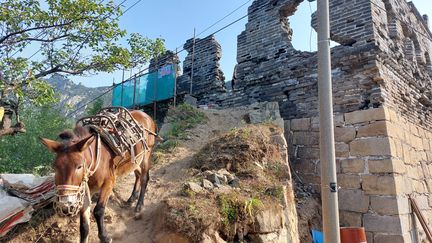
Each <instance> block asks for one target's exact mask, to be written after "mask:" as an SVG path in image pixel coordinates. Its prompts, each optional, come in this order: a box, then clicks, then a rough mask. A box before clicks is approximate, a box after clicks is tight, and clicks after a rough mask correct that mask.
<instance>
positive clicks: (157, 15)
mask: <svg viewBox="0 0 432 243" xmlns="http://www.w3.org/2000/svg"><path fill="white" fill-rule="evenodd" d="M137 1H138V0H127V1H126V2H125V4H124V5H125V8H124V9H127V8H128V7H129V6H131V5H133V4H134V3H135V2H137ZM118 2H121V1H118ZM246 2H248V3H247V4H246V5H245V6H243V7H242V8H240V9H239V10H238V11H236V12H235V13H233V14H232V15H231V16H230V17H228V18H226V19H225V20H224V21H221V22H220V23H219V24H217V25H215V26H214V27H212V28H211V29H209V30H208V31H206V32H205V33H203V34H202V35H201V36H199V37H205V36H207V35H208V34H210V33H212V32H214V31H216V30H218V29H220V28H221V27H223V26H225V25H226V24H228V23H230V22H232V21H234V20H236V19H238V18H240V17H242V16H244V15H246V14H247V8H248V6H249V5H250V4H251V3H252V0H249V1H248V0H217V1H216V0H184V1H179V0H159V1H149V0H142V1H140V2H139V3H138V4H137V5H136V6H135V7H133V8H131V9H130V10H129V11H128V12H127V13H125V14H124V15H123V16H122V17H121V19H120V25H121V26H122V28H124V29H126V30H127V31H128V33H133V32H138V33H141V34H142V35H144V36H147V37H150V38H156V37H162V38H164V39H165V41H166V42H165V44H166V47H167V49H169V50H175V49H176V47H180V48H181V47H182V45H183V43H184V42H185V41H186V40H187V39H189V38H191V37H192V36H193V30H194V28H196V32H197V33H200V32H201V31H203V30H204V29H206V28H207V27H209V26H210V25H212V24H214V23H215V22H216V21H218V20H220V19H221V18H222V17H224V16H225V15H227V14H228V13H230V12H231V11H233V10H234V9H236V8H238V7H239V6H241V5H243V4H244V3H246ZM413 2H414V4H415V5H416V6H417V8H418V9H419V11H420V13H421V14H428V15H429V17H430V18H431V19H432V4H431V3H430V0H413ZM315 10H316V1H314V2H312V3H309V2H308V1H304V2H303V3H302V4H301V5H300V7H299V9H298V10H297V12H296V13H295V15H294V16H291V17H290V19H289V20H290V23H291V27H292V28H293V33H294V34H293V45H294V47H295V48H296V49H299V50H305V51H309V50H312V51H315V50H316V38H317V36H316V33H315V31H312V33H311V31H310V30H311V28H310V19H311V17H310V16H311V12H313V11H315ZM246 22H247V18H244V19H243V20H241V21H239V22H237V23H235V24H234V25H232V26H230V27H228V28H227V29H225V30H223V31H221V32H219V33H218V34H216V39H217V40H218V41H219V43H220V44H221V46H222V59H221V68H222V71H223V72H224V73H225V77H226V80H231V78H232V72H233V69H234V66H235V64H236V52H237V51H236V50H237V35H238V34H240V32H241V31H242V30H244V26H245V24H246ZM310 40H311V41H310ZM179 56H180V60H184V57H185V56H186V52H185V51H184V52H182V53H180V55H179ZM137 71H138V70H132V73H135V72H137ZM130 73H131V72H130V71H128V72H127V74H126V77H129V74H130ZM70 78H71V79H72V80H73V81H74V82H77V83H79V82H81V83H82V84H84V85H86V86H89V87H96V86H103V85H111V84H112V82H113V79H114V80H115V82H116V83H118V82H120V81H121V72H120V71H118V72H115V73H101V74H97V75H92V76H85V77H70Z"/></svg>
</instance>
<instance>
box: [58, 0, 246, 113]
mask: <svg viewBox="0 0 432 243" xmlns="http://www.w3.org/2000/svg"><path fill="white" fill-rule="evenodd" d="M139 1H141V0H139ZM247 16H248V15H247V14H246V15H244V16H242V17H240V18H238V19H236V20H234V21H232V22H231V23H229V24H227V25H225V26H224V27H222V28H220V29H218V30H216V31H214V32H213V33H211V34H210V35H208V36H211V35H214V34H217V33H219V32H220V31H222V30H224V29H226V28H228V27H229V26H231V25H233V24H235V23H237V22H239V21H240V20H242V19H244V18H246V17H247ZM204 39H205V38H204ZM204 39H200V40H198V41H196V43H195V44H198V43H200V42H201V41H204ZM185 50H186V49H184V48H183V49H182V50H180V51H177V52H176V54H178V53H180V52H182V51H185ZM166 60H169V58H168V57H166V58H163V59H161V60H159V61H158V63H160V62H163V61H166ZM149 68H150V66H149V67H146V68H144V69H142V70H140V71H139V72H138V73H136V74H134V75H133V76H132V77H130V78H129V79H127V80H124V81H122V82H120V83H118V84H115V85H113V86H112V87H110V88H109V89H108V90H106V91H105V92H104V93H102V94H100V95H98V96H97V97H96V98H94V99H92V100H90V101H89V102H87V103H85V104H84V105H82V106H80V107H78V108H77V109H75V110H73V111H72V112H70V113H69V114H67V115H66V117H70V116H71V115H73V114H75V113H76V112H77V111H79V110H81V109H82V108H84V107H86V106H87V105H89V104H90V103H92V102H94V101H95V100H97V99H99V98H100V97H102V96H104V95H105V94H107V93H108V92H110V91H111V90H113V89H114V88H116V87H118V86H119V85H122V84H124V83H126V82H129V81H131V80H133V79H134V78H136V77H138V76H139V75H141V74H142V73H143V72H145V71H147V70H149Z"/></svg>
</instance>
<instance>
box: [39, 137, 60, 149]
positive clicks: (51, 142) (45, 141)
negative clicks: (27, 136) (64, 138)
mask: <svg viewBox="0 0 432 243" xmlns="http://www.w3.org/2000/svg"><path fill="white" fill-rule="evenodd" d="M39 139H40V141H41V143H42V144H43V145H45V146H46V147H47V148H48V149H49V151H51V152H54V153H57V152H58V151H59V150H60V148H61V143H59V142H57V141H54V140H50V139H47V138H41V137H39Z"/></svg>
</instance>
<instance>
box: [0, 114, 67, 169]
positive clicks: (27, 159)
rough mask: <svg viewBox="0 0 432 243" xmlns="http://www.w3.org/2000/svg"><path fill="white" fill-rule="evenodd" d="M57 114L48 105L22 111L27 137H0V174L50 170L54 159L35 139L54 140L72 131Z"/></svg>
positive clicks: (64, 119) (18, 135)
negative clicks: (64, 132) (64, 131)
mask: <svg viewBox="0 0 432 243" xmlns="http://www.w3.org/2000/svg"><path fill="white" fill-rule="evenodd" d="M59 114H61V113H60V110H58V109H57V108H53V107H51V106H47V105H46V106H42V107H35V106H29V107H26V108H24V109H23V112H22V117H23V119H25V120H26V121H27V124H26V125H27V126H26V128H27V133H24V134H17V135H16V136H4V137H0V173H6V172H7V173H38V172H41V171H44V170H45V171H46V169H47V168H48V169H49V168H50V167H51V162H52V161H53V159H54V155H53V154H52V153H48V152H47V151H46V149H45V148H44V147H43V145H42V144H41V143H40V141H39V138H38V137H39V136H41V135H43V136H45V137H50V138H54V137H57V135H58V134H59V133H60V132H61V131H63V130H64V129H66V128H72V124H73V123H72V121H68V120H67V119H66V118H65V117H63V116H61V115H59ZM41 168H42V170H41Z"/></svg>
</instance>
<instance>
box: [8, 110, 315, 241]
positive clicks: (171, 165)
mask: <svg viewBox="0 0 432 243" xmlns="http://www.w3.org/2000/svg"><path fill="white" fill-rule="evenodd" d="M204 112H205V116H206V117H207V119H205V122H204V123H202V124H199V125H198V126H196V127H195V128H193V129H190V130H188V132H187V136H186V137H184V138H182V139H180V140H178V143H177V146H176V148H175V149H173V150H171V151H170V152H163V153H158V155H157V159H156V161H155V162H156V163H155V164H154V166H153V168H152V169H151V172H150V182H149V185H148V190H147V193H146V197H145V207H144V211H143V213H142V215H141V218H140V219H138V220H137V219H136V218H134V213H133V208H130V207H125V206H124V205H125V204H124V202H125V201H126V199H127V198H128V197H129V195H130V192H131V190H132V185H133V182H134V176H133V175H132V174H130V175H128V176H125V177H123V178H118V180H117V184H116V187H115V189H114V193H113V195H112V196H111V200H110V202H109V206H108V209H107V210H106V216H105V222H106V225H107V230H108V232H109V233H110V235H111V236H112V237H113V240H114V242H170V241H171V242H187V240H186V238H185V237H189V238H193V239H194V241H198V240H208V241H205V242H224V241H223V240H222V237H223V238H225V239H231V240H233V239H239V237H240V238H242V237H243V236H239V233H238V232H239V230H238V229H237V228H234V229H233V228H226V227H225V228H224V226H226V225H229V224H224V223H223V220H224V219H225V218H224V215H225V214H224V211H221V210H218V208H217V206H218V205H219V206H221V205H225V204H223V203H224V202H227V203H233V202H234V201H236V202H239V201H241V202H249V204H246V205H245V208H248V209H249V210H245V212H246V214H245V215H247V214H248V213H247V212H249V213H251V214H252V213H254V214H255V213H256V212H252V211H253V210H254V207H255V206H257V212H259V210H258V208H259V204H260V203H261V204H262V203H264V204H266V205H270V204H271V202H274V200H273V199H272V197H262V198H261V200H260V201H253V200H254V197H250V195H252V194H254V193H252V189H253V188H254V187H255V186H256V185H259V183H258V184H255V185H254V184H253V183H254V181H255V182H257V180H256V178H255V180H254V178H253V177H251V176H250V175H248V174H247V172H250V170H247V168H244V166H243V167H242V165H239V164H235V163H236V161H238V158H240V157H241V156H242V154H241V151H242V150H245V151H248V149H252V151H255V152H257V154H252V155H250V156H252V157H251V158H252V159H257V160H256V161H259V158H261V159H262V158H263V156H265V154H259V152H260V151H263V150H262V149H261V147H259V146H258V145H259V144H255V145H256V146H257V147H256V148H246V147H241V146H242V143H241V142H239V143H238V144H237V145H239V146H240V147H237V148H235V147H229V148H221V147H217V146H220V145H221V143H218V141H219V142H221V139H230V136H231V139H234V140H235V139H241V138H242V136H245V133H243V132H239V131H240V130H241V128H243V129H246V128H245V127H246V126H248V125H247V124H246V122H245V121H244V119H243V118H245V115H246V114H248V110H247V109H238V108H237V109H236V110H223V111H219V110H206V111H204ZM266 129H267V128H266ZM270 130H271V129H270ZM270 130H269V131H270ZM242 131H243V130H242ZM245 131H247V129H246V130H245ZM263 131H264V130H261V131H260V132H263ZM269 131H265V132H267V133H269V134H270V133H271V132H269ZM246 133H248V132H246ZM224 134H225V135H224ZM226 134H228V135H226ZM222 135H223V136H222ZM248 136H249V135H248ZM243 138H245V137H243ZM251 139H252V138H251ZM246 140H248V137H246ZM252 140H253V139H252ZM225 142H226V141H225ZM249 145H250V144H249ZM249 145H248V146H249ZM212 146H213V147H212ZM243 146H244V144H243ZM266 148H268V147H266ZM253 149H256V150H253ZM221 151H225V153H221ZM228 151H231V152H230V153H228ZM233 151H237V152H234V153H233ZM249 154H250V153H249ZM243 155H245V154H243ZM224 156H225V157H224ZM229 156H234V157H235V156H240V157H235V158H234V157H232V158H229ZM248 156H249V155H248ZM257 156H258V157H257ZM260 156H261V157H260ZM214 158H217V161H224V162H223V164H215V163H214V161H215V160H214ZM197 161H198V162H197ZM268 164H271V163H270V162H269V163H266V164H265V165H264V166H267V165H268ZM262 166H263V164H257V165H254V168H255V169H256V168H259V167H262ZM275 166H276V165H275ZM275 168H276V167H275ZM278 173H279V172H278ZM264 175H265V174H263V176H264ZM281 175H282V174H281ZM248 176H249V177H248ZM248 178H249V179H248ZM262 178H264V177H262ZM246 181H247V183H245V182H246ZM260 181H262V180H260ZM266 183H273V181H268V182H266ZM240 184H242V186H241V187H242V189H241V190H240V189H239V188H240ZM249 184H250V185H252V186H245V185H249ZM296 188H297V189H296V190H297V193H296V194H297V196H298V198H297V199H296V200H297V211H298V214H299V216H298V220H299V222H298V225H299V232H300V237H301V240H300V242H310V236H309V228H310V227H314V228H320V223H319V218H320V213H319V211H320V210H319V202H317V201H316V200H315V199H313V196H312V194H310V193H309V192H308V189H307V187H306V186H304V185H302V183H301V182H297V183H296ZM263 189H265V188H263ZM245 190H246V191H247V190H249V193H245ZM263 192H266V190H263ZM277 193H278V191H277V190H274V192H273V194H275V195H276V196H275V195H273V198H277V197H278V196H277ZM232 194H235V195H236V199H235V200H233V199H232V198H228V197H226V196H223V195H232ZM221 195H222V196H221ZM269 195H272V192H270V193H269ZM221 198H222V199H221ZM224 200H225V201H224ZM185 202H187V205H186V204H185ZM291 203H293V202H291ZM255 204H256V205H255ZM229 205H231V204H229ZM275 205H276V204H275ZM267 208H269V207H267ZM277 210H281V209H276V211H277ZM267 211H268V210H267ZM273 211H274V210H273ZM261 212H262V213H261V215H263V214H265V213H264V212H266V210H261ZM203 214H205V216H206V217H201V216H202V215H203ZM197 215H198V216H197ZM200 215H201V216H200ZM225 216H226V215H225ZM185 217H186V218H185ZM245 217H246V216H245ZM263 217H264V216H261V218H263ZM187 218H189V219H192V221H193V222H192V223H191V220H187ZM251 218H252V220H254V219H257V218H259V217H251ZM185 219H186V220H185ZM227 219H230V218H229V217H228V216H227ZM182 220H183V221H182ZM194 220H196V221H194ZM245 220H246V219H245ZM245 220H243V221H242V222H246V221H245ZM285 220H286V219H285ZM288 220H289V219H288ZM295 221H297V219H296V220H295ZM221 222H222V223H221ZM239 222H240V220H238V221H236V223H235V224H234V225H237V226H238V227H241V226H244V224H240V223H239ZM249 223H250V222H249ZM276 223H277V222H276ZM263 225H264V224H263ZM267 225H268V224H267ZM270 225H271V223H270ZM237 226H236V227H237ZM194 227H195V228H194ZM200 227H202V228H201V229H200ZM222 228H224V229H222ZM203 229H205V230H206V234H204V235H203V234H202V233H201V232H202V231H201V232H200V230H203ZM209 229H215V230H216V232H209ZM217 230H219V232H221V234H220V235H219V233H218V232H217ZM184 231H186V232H184ZM210 231H211V230H210ZM249 231H251V230H250V229H249ZM91 232H92V234H91V235H90V242H98V238H97V233H96V232H97V227H96V223H95V222H94V220H93V219H92V222H91ZM197 232H200V234H194V233H197ZM230 232H231V233H230ZM259 232H260V231H259V230H255V231H254V230H252V233H254V234H249V236H247V237H246V240H248V242H263V240H265V239H266V238H263V237H264V236H260V234H259ZM247 233H248V232H243V233H242V234H243V235H247ZM267 233H268V232H266V234H265V237H270V238H271V237H273V238H274V237H276V236H274V235H270V234H267ZM278 234H279V233H278ZM276 235H277V234H276ZM277 236H278V235H277ZM182 237H183V238H182ZM194 237H195V238H194ZM254 237H255V238H254ZM257 237H258V238H259V239H258V238H257ZM270 238H268V239H270ZM78 239H79V226H78V219H77V218H75V219H67V218H59V217H58V216H56V215H53V212H52V210H50V209H44V210H40V211H39V212H37V215H36V216H35V217H34V218H33V219H32V221H30V222H29V223H27V224H23V225H21V226H20V227H17V228H16V230H15V231H14V232H12V233H10V234H9V235H8V236H7V238H6V239H3V240H4V241H9V242H77V241H78ZM172 240H174V241H172ZM264 242H265V241H264ZM274 242H278V241H274Z"/></svg>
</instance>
